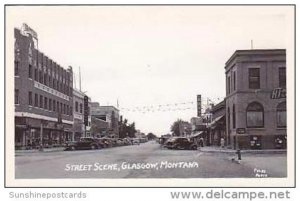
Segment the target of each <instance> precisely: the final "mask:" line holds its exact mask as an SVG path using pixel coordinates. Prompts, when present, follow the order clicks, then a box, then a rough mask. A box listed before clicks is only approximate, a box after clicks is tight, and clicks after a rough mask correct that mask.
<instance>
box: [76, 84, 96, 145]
mask: <svg viewBox="0 0 300 201" xmlns="http://www.w3.org/2000/svg"><path fill="white" fill-rule="evenodd" d="M85 96H86V94H85V93H83V92H81V91H80V90H78V89H74V90H73V104H74V106H73V116H74V124H73V136H72V140H79V139H80V138H81V137H89V136H91V132H90V129H91V121H92V119H91V114H88V123H87V125H85V124H84V110H85V108H84V97H85ZM87 100H88V108H87V111H90V107H91V98H89V97H88V99H87Z"/></svg>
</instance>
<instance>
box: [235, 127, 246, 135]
mask: <svg viewBox="0 0 300 201" xmlns="http://www.w3.org/2000/svg"><path fill="white" fill-rule="evenodd" d="M236 133H237V134H245V133H246V129H245V128H237V129H236Z"/></svg>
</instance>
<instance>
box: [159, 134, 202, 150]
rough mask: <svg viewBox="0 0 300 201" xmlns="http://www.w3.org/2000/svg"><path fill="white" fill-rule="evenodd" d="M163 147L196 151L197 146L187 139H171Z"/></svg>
mask: <svg viewBox="0 0 300 201" xmlns="http://www.w3.org/2000/svg"><path fill="white" fill-rule="evenodd" d="M164 146H165V147H166V148H168V149H181V150H183V149H189V150H197V149H198V146H197V144H195V143H194V142H193V141H192V140H190V139H189V138H187V137H172V138H170V139H168V140H167V141H166V142H165V144H164Z"/></svg>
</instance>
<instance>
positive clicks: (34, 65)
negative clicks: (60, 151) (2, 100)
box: [14, 24, 73, 148]
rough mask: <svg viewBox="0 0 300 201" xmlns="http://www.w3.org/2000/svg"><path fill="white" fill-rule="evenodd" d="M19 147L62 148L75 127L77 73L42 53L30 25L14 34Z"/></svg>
mask: <svg viewBox="0 0 300 201" xmlns="http://www.w3.org/2000/svg"><path fill="white" fill-rule="evenodd" d="M14 37H15V48H14V51H15V52H14V53H15V54H14V73H15V81H14V82H15V98H14V102H15V147H16V148H25V147H29V146H31V147H34V146H39V145H41V144H43V146H60V145H62V144H63V143H64V142H65V141H66V140H70V137H71V134H72V125H73V112H72V111H73V80H72V77H73V72H72V68H71V67H69V68H68V69H64V68H63V67H61V66H60V65H59V64H57V63H56V62H55V61H54V60H52V59H50V58H49V57H47V56H46V55H44V54H43V53H42V52H41V51H39V50H38V48H37V47H38V45H37V34H36V33H35V32H34V31H33V30H32V29H30V28H29V27H28V26H27V25H26V24H23V27H22V29H21V30H20V29H15V30H14Z"/></svg>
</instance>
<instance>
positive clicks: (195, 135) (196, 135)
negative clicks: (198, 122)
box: [190, 131, 204, 138]
mask: <svg viewBox="0 0 300 201" xmlns="http://www.w3.org/2000/svg"><path fill="white" fill-rule="evenodd" d="M202 134H204V131H200V132H197V133H194V134H193V135H191V137H190V138H194V137H199V136H201V135H202Z"/></svg>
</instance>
